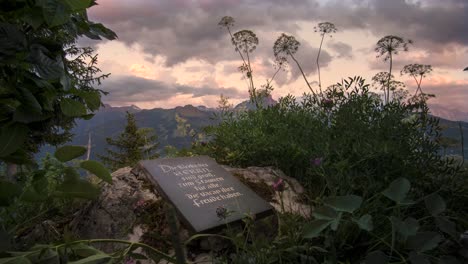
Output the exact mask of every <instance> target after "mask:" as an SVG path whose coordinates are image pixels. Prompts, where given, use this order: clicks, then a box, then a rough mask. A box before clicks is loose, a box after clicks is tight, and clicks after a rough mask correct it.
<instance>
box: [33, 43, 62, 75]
mask: <svg viewBox="0 0 468 264" xmlns="http://www.w3.org/2000/svg"><path fill="white" fill-rule="evenodd" d="M49 53H50V52H49V50H48V49H47V48H46V47H44V46H42V45H40V44H31V47H30V58H31V61H32V62H33V63H34V68H35V69H36V71H37V73H38V74H39V76H40V77H41V78H44V79H47V80H55V79H59V78H60V77H61V76H62V75H63V74H64V67H63V61H62V58H61V57H60V56H58V55H57V56H55V58H51V57H53V56H52V55H50V56H51V57H49V56H48V55H47V54H49Z"/></svg>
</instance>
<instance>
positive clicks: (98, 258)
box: [68, 254, 111, 264]
mask: <svg viewBox="0 0 468 264" xmlns="http://www.w3.org/2000/svg"><path fill="white" fill-rule="evenodd" d="M110 258H111V257H110V256H109V255H107V254H96V255H92V256H89V257H86V258H84V259H80V260H77V261H70V262H68V264H95V263H103V261H104V260H107V259H110Z"/></svg>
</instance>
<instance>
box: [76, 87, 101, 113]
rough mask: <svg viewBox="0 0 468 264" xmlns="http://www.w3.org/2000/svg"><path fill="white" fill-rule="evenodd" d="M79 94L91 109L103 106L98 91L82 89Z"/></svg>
mask: <svg viewBox="0 0 468 264" xmlns="http://www.w3.org/2000/svg"><path fill="white" fill-rule="evenodd" d="M79 96H80V97H81V98H83V100H84V101H85V102H86V105H87V106H88V108H89V109H90V110H91V111H95V110H98V109H99V107H100V106H101V96H99V92H98V91H80V93H79Z"/></svg>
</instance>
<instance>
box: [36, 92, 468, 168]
mask: <svg viewBox="0 0 468 264" xmlns="http://www.w3.org/2000/svg"><path fill="white" fill-rule="evenodd" d="M276 103H277V102H276V101H275V100H273V98H271V97H268V98H265V99H264V102H263V104H264V105H274V104H276ZM254 108H255V106H254V105H253V104H252V103H251V102H249V101H244V102H242V103H240V104H238V105H237V106H235V107H234V110H242V109H254ZM431 110H432V113H433V114H436V115H438V116H444V117H447V116H448V117H449V118H450V117H451V118H457V117H462V116H464V113H463V112H456V113H454V114H453V115H451V116H450V115H448V114H450V113H451V112H450V111H449V110H447V109H444V108H443V107H431ZM126 111H129V112H131V113H133V114H135V118H136V122H137V125H138V126H139V127H140V128H143V127H147V128H153V129H154V130H155V132H156V134H157V135H158V139H159V143H160V149H161V150H162V149H163V148H164V147H165V146H167V145H171V146H174V147H176V148H179V149H180V148H184V147H190V144H191V143H192V141H193V139H192V135H193V134H195V133H198V132H202V130H203V128H204V127H206V126H209V125H214V124H216V123H217V121H216V119H215V113H216V112H217V110H216V109H213V108H207V107H204V106H196V107H195V106H192V105H186V106H178V107H176V108H173V109H162V108H154V109H149V110H144V109H140V108H138V107H136V106H133V105H132V106H123V107H113V106H110V105H105V107H103V108H101V109H100V110H99V111H98V112H97V113H96V114H95V116H94V117H93V118H92V119H90V120H78V121H77V122H76V126H75V127H74V128H73V130H72V133H73V134H74V138H73V140H72V142H70V144H73V145H84V146H85V145H87V144H88V137H89V136H91V141H92V151H91V159H97V154H105V149H106V148H107V147H108V146H107V143H106V137H117V136H118V135H119V134H120V133H121V132H122V131H123V129H124V127H125V125H126ZM451 118H450V119H451ZM465 118H466V115H465ZM455 120H456V119H455ZM440 125H441V126H442V127H443V128H444V130H443V133H442V135H443V136H444V137H448V138H452V139H454V140H452V142H451V144H450V145H449V146H448V147H447V149H446V153H447V154H453V155H460V154H461V144H460V142H461V136H460V129H459V122H457V121H452V120H449V119H445V118H440ZM461 125H462V130H463V137H464V139H466V140H468V123H466V122H461ZM456 141H458V142H456ZM53 151H54V147H52V146H45V147H43V148H42V150H41V152H40V153H39V154H38V155H37V158H41V157H43V156H44V155H45V153H46V152H53ZM465 153H468V142H467V144H466V145H465Z"/></svg>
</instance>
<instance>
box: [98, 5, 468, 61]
mask: <svg viewBox="0 0 468 264" xmlns="http://www.w3.org/2000/svg"><path fill="white" fill-rule="evenodd" d="M413 2H415V1H405V0H391V1H390V0H347V1H342V0H340V1H338V0H328V1H325V2H323V1H317V0H293V1H282V0H271V1H251V0H199V1H191V0H159V1H144V0H134V1H124V0H112V1H110V0H107V1H106V0H102V1H99V3H100V4H101V6H98V7H93V8H92V9H91V10H90V17H91V18H92V19H94V20H96V21H99V22H103V23H104V24H105V25H106V26H108V27H109V28H111V29H113V30H114V31H115V32H117V34H118V36H119V40H120V41H122V42H124V43H126V44H128V45H131V44H133V43H138V44H140V45H141V46H142V48H143V51H144V52H146V53H148V54H150V55H152V56H156V55H162V56H164V57H166V64H167V65H168V66H172V65H174V64H177V63H181V62H185V61H186V60H188V59H202V60H205V61H207V62H209V63H212V64H213V63H216V62H219V61H221V60H237V59H238V55H237V54H236V53H235V52H234V51H233V48H232V46H231V43H230V39H229V36H228V35H227V33H226V31H225V30H223V29H221V28H219V27H218V26H217V23H218V21H219V20H220V18H221V17H223V16H225V15H230V16H232V17H234V18H235V19H236V26H235V28H234V29H233V31H237V30H240V29H244V28H248V29H252V30H253V31H254V32H255V33H257V35H258V37H259V39H260V44H259V47H258V49H257V51H256V53H257V55H258V56H262V57H268V58H269V57H270V56H271V45H272V41H273V42H274V39H272V37H275V36H272V34H273V32H278V33H280V32H287V33H289V34H293V35H296V36H297V33H298V30H299V29H300V27H299V26H298V22H301V21H308V22H313V23H317V22H319V21H331V22H333V23H335V25H336V26H337V28H338V29H339V30H340V31H341V30H348V29H364V30H369V31H370V32H372V33H373V34H374V35H376V36H378V37H381V36H385V35H389V34H394V35H399V36H402V37H405V38H411V39H413V40H414V41H415V45H416V46H417V47H419V48H426V49H429V50H431V51H434V52H437V51H441V50H444V49H445V48H446V45H447V44H449V43H455V44H458V45H463V46H466V45H468V34H466V32H468V23H466V22H465V21H468V1H466V0H444V1H436V0H426V1H424V3H426V4H415V3H413ZM319 3H320V4H319ZM305 30H307V29H305ZM310 30H311V31H312V30H313V29H312V28H311V29H310ZM369 45H370V46H372V45H374V43H369ZM314 46H318V45H316V44H314ZM338 46H340V44H335V45H334V46H333V45H332V46H331V48H332V49H335V51H336V49H341V50H343V48H346V47H345V46H343V45H341V47H338ZM324 52H326V51H324ZM342 55H345V54H342ZM314 56H315V54H314ZM325 57H326V55H325V56H324V58H325ZM324 63H326V61H324Z"/></svg>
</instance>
